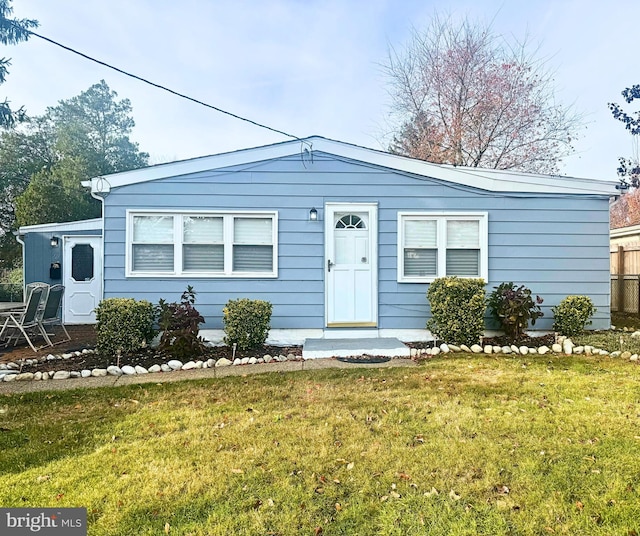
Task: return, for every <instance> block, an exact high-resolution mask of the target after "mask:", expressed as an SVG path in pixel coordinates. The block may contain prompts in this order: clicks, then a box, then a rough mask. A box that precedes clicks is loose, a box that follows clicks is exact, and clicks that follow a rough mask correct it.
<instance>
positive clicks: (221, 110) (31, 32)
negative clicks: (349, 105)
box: [27, 30, 304, 142]
mask: <svg viewBox="0 0 640 536" xmlns="http://www.w3.org/2000/svg"><path fill="white" fill-rule="evenodd" d="M27 31H28V32H29V34H31V35H33V36H34V37H39V38H40V39H42V40H44V41H47V42H48V43H51V44H52V45H56V46H57V47H60V48H62V49H64V50H67V51H69V52H72V53H73V54H77V55H78V56H80V57H82V58H85V59H87V60H89V61H93V62H94V63H97V64H99V65H102V66H104V67H107V68H109V69H112V70H114V71H116V72H118V73H120V74H124V75H125V76H129V77H131V78H135V79H136V80H139V81H140V82H144V83H145V84H149V85H150V86H153V87H156V88H158V89H161V90H163V91H167V92H168V93H171V94H173V95H176V96H178V97H181V98H183V99H186V100H189V101H191V102H195V103H196V104H200V105H202V106H206V107H207V108H211V109H212V110H215V111H216V112H220V113H222V114H225V115H228V116H231V117H233V118H234V119H239V120H240V121H246V122H247V123H251V124H252V125H255V126H257V127H260V128H266V129H267V130H270V131H272V132H275V133H276V134H282V135H283V136H287V137H288V138H293V139H295V140H299V141H301V142H304V140H302V139H301V138H299V137H298V136H294V135H293V134H289V133H287V132H284V131H283V130H278V129H277V128H272V127H270V126H267V125H263V124H262V123H258V122H257V121H253V120H251V119H247V118H246V117H242V116H240V115H237V114H234V113H232V112H227V111H226V110H223V109H222V108H218V107H217V106H213V105H212V104H207V103H206V102H203V101H201V100H198V99H195V98H193V97H189V95H185V94H184V93H180V92H178V91H174V90H173V89H169V88H168V87H166V86H163V85H161V84H156V83H155V82H151V81H150V80H147V79H146V78H142V77H141V76H138V75H135V74H133V73H129V72H127V71H124V70H122V69H119V68H118V67H114V66H113V65H110V64H108V63H106V62H104V61H101V60H98V59H96V58H92V57H91V56H88V55H87V54H84V53H82V52H80V51H78V50H75V49H73V48H71V47H68V46H65V45H63V44H62V43H58V42H57V41H54V40H53V39H49V38H48V37H45V36H44V35H40V34H39V33H36V32H34V31H32V30H27Z"/></svg>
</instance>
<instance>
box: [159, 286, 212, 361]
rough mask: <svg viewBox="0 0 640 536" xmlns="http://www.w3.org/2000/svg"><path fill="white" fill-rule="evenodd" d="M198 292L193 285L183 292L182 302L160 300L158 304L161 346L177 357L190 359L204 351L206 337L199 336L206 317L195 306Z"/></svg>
mask: <svg viewBox="0 0 640 536" xmlns="http://www.w3.org/2000/svg"><path fill="white" fill-rule="evenodd" d="M195 302H196V293H195V291H194V290H193V287H192V286H191V285H189V286H187V290H185V291H184V292H183V293H182V296H181V297H180V303H167V302H166V301H164V300H160V301H159V302H158V305H157V306H156V314H157V316H158V326H159V327H160V330H161V331H162V335H161V336H160V345H159V348H160V349H161V350H164V351H165V352H168V353H169V354H171V356H172V357H174V358H175V359H188V358H190V357H193V356H200V355H202V354H203V353H204V349H205V345H204V339H203V338H202V337H199V336H198V333H199V332H200V324H201V323H202V322H204V318H203V317H202V315H201V314H200V313H199V312H198V310H197V309H196V308H195V307H194V306H193V305H194V303H195Z"/></svg>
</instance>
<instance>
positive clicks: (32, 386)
mask: <svg viewBox="0 0 640 536" xmlns="http://www.w3.org/2000/svg"><path fill="white" fill-rule="evenodd" d="M415 366H417V364H416V363H415V362H414V361H411V360H410V359H390V360H389V361H385V362H383V363H362V362H356V363H345V362H343V361H338V360H337V359H311V360H307V361H285V362H282V363H261V364H256V365H234V366H229V367H218V368H209V369H193V370H181V371H175V372H158V373H155V374H153V373H149V374H137V375H135V376H133V375H132V376H125V375H123V376H106V377H103V378H74V379H68V380H47V381H22V382H16V381H12V382H0V396H2V395H4V394H13V393H32V392H41V391H62V390H65V389H86V388H96V387H117V386H119V385H136V384H144V383H166V382H177V381H187V380H200V379H206V378H225V377H227V376H246V375H249V374H267V373H270V372H271V373H274V372H278V373H282V372H296V371H302V370H322V369H330V368H340V369H354V368H390V367H415Z"/></svg>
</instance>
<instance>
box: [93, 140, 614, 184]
mask: <svg viewBox="0 0 640 536" xmlns="http://www.w3.org/2000/svg"><path fill="white" fill-rule="evenodd" d="M305 149H309V150H311V151H312V152H313V151H319V152H324V153H328V154H333V155H335V156H338V157H342V158H347V159H350V160H355V161H361V162H365V163H368V164H372V165H376V166H381V167H384V168H388V169H391V170H394V171H401V172H406V173H411V174H413V175H417V176H421V177H426V178H432V179H436V180H442V181H446V182H450V183H453V184H459V185H462V186H468V187H472V188H479V189H481V190H486V191H490V192H511V193H533V194H539V193H547V194H591V195H593V194H595V195H616V193H617V191H616V189H615V185H616V184H617V182H616V181H603V180H591V179H577V178H573V177H561V176H548V175H536V174H532V173H520V172H515V171H500V170H485V169H480V168H468V167H453V166H449V165H441V164H432V163H430V162H425V161H423V160H416V159H414V158H407V157H405V156H399V155H394V154H391V153H386V152H384V151H378V150H375V149H369V148H366V147H361V146H358V145H352V144H349V143H344V142H341V141H336V140H330V139H327V138H323V137H320V136H311V137H309V138H305V139H303V140H293V141H289V142H282V143H276V144H273V145H266V146H263V147H256V148H252V149H241V150H239V151H233V152H229V153H222V154H218V155H212V156H204V157H200V158H192V159H190V160H181V161H178V162H170V163H167V164H159V165H157V166H151V167H147V168H142V169H136V170H132V171H125V172H122V173H114V174H112V175H106V176H104V177H95V178H93V179H91V191H92V192H93V193H95V194H100V193H108V192H109V191H110V189H111V188H117V187H119V186H125V185H129V184H137V183H141V182H147V181H152V180H157V179H164V178H168V177H175V176H179V175H187V174H190V173H198V172H202V171H208V170H215V169H222V168H226V167H231V166H237V165H243V164H250V163H254V162H260V161H264V160H271V159H276V158H283V157H286V156H291V155H295V154H301V152H302V151H303V150H305ZM311 165H312V164H311Z"/></svg>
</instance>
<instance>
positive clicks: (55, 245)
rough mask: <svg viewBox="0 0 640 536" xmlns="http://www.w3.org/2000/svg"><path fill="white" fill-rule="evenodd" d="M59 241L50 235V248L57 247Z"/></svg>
mask: <svg viewBox="0 0 640 536" xmlns="http://www.w3.org/2000/svg"><path fill="white" fill-rule="evenodd" d="M59 243H60V239H59V238H58V237H57V236H52V237H51V247H52V248H57V247H58V244H59Z"/></svg>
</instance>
